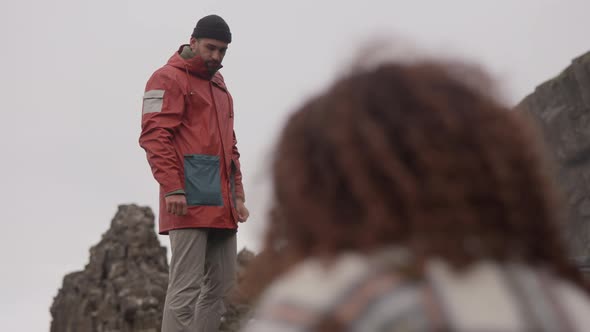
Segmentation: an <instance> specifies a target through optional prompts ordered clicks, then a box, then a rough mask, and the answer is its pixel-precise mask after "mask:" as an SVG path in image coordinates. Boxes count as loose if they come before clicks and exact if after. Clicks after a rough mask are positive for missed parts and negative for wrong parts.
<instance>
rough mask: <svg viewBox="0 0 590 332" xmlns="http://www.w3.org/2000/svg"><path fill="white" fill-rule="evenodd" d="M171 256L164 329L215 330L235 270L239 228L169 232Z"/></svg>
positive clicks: (173, 331)
mask: <svg viewBox="0 0 590 332" xmlns="http://www.w3.org/2000/svg"><path fill="white" fill-rule="evenodd" d="M169 236H170V248H171V250H172V259H171V261H170V278H169V282H168V291H167V292H166V302H165V303H164V314H163V319H162V332H215V331H217V330H218V329H219V324H220V320H221V315H222V314H223V313H224V312H225V305H224V303H223V302H224V298H225V297H226V296H227V294H228V293H229V291H230V290H231V288H232V286H233V284H234V279H235V269H236V255H237V248H236V231H234V230H224V229H213V228H188V229H177V230H171V231H170V232H169Z"/></svg>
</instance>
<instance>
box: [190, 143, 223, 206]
mask: <svg viewBox="0 0 590 332" xmlns="http://www.w3.org/2000/svg"><path fill="white" fill-rule="evenodd" d="M184 178H185V180H184V184H185V191H186V200H187V204H188V205H215V206H222V205H223V197H222V195H221V177H220V167H219V157H218V156H209V155H203V154H191V155H185V156H184Z"/></svg>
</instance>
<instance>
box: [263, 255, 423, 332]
mask: <svg viewBox="0 0 590 332" xmlns="http://www.w3.org/2000/svg"><path fill="white" fill-rule="evenodd" d="M374 263H375V261H374V260H372V259H369V258H368V257H365V256H362V255H359V254H346V255H342V256H340V257H338V258H337V259H336V260H334V261H331V262H330V263H326V262H322V261H320V260H317V259H313V260H306V261H304V262H303V263H300V264H299V265H297V266H295V267H294V268H293V269H292V270H291V271H290V272H288V273H287V274H286V275H285V276H283V277H281V278H280V279H279V280H277V281H275V282H274V283H273V284H272V285H271V286H270V287H269V288H268V289H267V291H266V292H265V293H264V294H263V296H262V298H261V301H260V302H259V305H258V307H257V314H256V315H255V319H254V321H255V322H256V324H257V327H258V328H261V326H268V327H269V328H270V327H271V326H275V327H276V324H280V325H281V326H290V327H292V328H293V329H295V328H297V327H301V326H310V325H316V324H320V323H321V322H323V321H325V320H326V319H332V318H333V317H332V316H334V317H339V318H337V319H346V320H350V323H351V324H353V325H355V326H358V327H359V328H358V329H353V330H355V331H364V330H365V331H369V330H372V329H373V328H374V327H375V326H373V325H374V324H381V323H384V322H385V321H389V320H397V321H399V322H404V324H406V325H407V324H410V325H412V326H418V325H420V324H418V323H419V322H420V321H423V314H422V313H421V310H422V306H421V302H420V301H421V296H420V294H421V286H420V285H419V283H417V282H415V281H410V280H406V279H405V278H403V277H402V276H401V275H398V274H396V273H395V272H391V271H385V270H380V269H379V268H378V267H377V266H376V265H375V264H374ZM369 307H370V308H371V310H369V311H367V310H365V309H367V308H369ZM397 309H399V310H397ZM385 312H386V313H387V314H385V315H383V314H382V313H385ZM408 312H409V313H410V314H411V315H406V313H408ZM340 316H343V317H340ZM344 316H345V317H344ZM385 323H386V322H385ZM416 324H418V325H416ZM252 331H253V330H252ZM412 331H414V330H412ZM416 331H418V330H416Z"/></svg>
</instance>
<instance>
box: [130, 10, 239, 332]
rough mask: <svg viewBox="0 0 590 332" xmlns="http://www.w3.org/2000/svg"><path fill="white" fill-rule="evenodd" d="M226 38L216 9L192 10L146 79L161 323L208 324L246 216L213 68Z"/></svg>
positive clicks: (205, 327)
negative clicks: (181, 41) (199, 14)
mask: <svg viewBox="0 0 590 332" xmlns="http://www.w3.org/2000/svg"><path fill="white" fill-rule="evenodd" d="M229 43H231V32H230V30H229V27H228V25H227V23H226V22H225V21H224V20H223V19H222V18H221V17H219V16H217V15H209V16H205V17H203V18H202V19H200V20H199V21H198V23H197V26H196V27H195V29H194V31H193V34H192V36H191V39H190V44H189V45H182V46H181V47H180V49H179V50H178V52H175V53H174V54H173V55H172V57H171V58H170V60H168V63H167V64H166V65H165V66H163V67H162V68H160V69H158V70H156V72H154V74H153V75H152V77H151V78H150V79H149V81H148V83H147V86H146V89H145V95H144V97H143V114H142V131H141V136H140V138H139V143H140V145H141V147H142V148H143V149H144V150H145V151H146V154H147V159H148V162H149V164H150V166H151V169H152V173H153V175H154V177H155V179H156V180H157V181H158V183H159V184H160V219H159V232H160V234H168V235H169V236H170V248H171V250H172V260H171V262H170V279H169V284H168V291H167V294H166V302H165V304H164V314H163V321H162V332H180V331H191V332H192V331H206V332H209V331H217V329H218V326H219V323H220V318H221V315H222V314H223V312H224V311H225V308H224V303H223V298H224V296H225V295H226V294H227V292H228V291H229V290H230V288H231V286H232V285H233V281H234V277H235V263H236V251H237V248H236V230H237V227H238V222H244V221H246V220H247V219H248V215H249V212H248V209H247V208H246V206H245V205H244V202H245V196H244V189H243V187H242V173H241V171H240V160H239V157H240V154H239V152H238V149H237V146H236V143H237V141H236V136H235V133H234V110H233V101H232V97H231V95H230V93H229V91H228V89H227V87H226V86H225V83H224V81H223V77H222V76H221V74H220V73H219V72H218V70H219V69H221V67H222V65H221V62H222V61H223V58H224V56H225V53H226V51H227V47H228V44H229Z"/></svg>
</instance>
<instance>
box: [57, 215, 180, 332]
mask: <svg viewBox="0 0 590 332" xmlns="http://www.w3.org/2000/svg"><path fill="white" fill-rule="evenodd" d="M167 285H168V263H167V260H166V248H165V247H162V246H161V245H160V242H159V241H158V238H157V236H156V234H155V232H154V215H153V213H152V211H151V210H150V209H149V208H141V207H138V206H136V205H127V206H120V207H119V210H118V212H117V214H116V216H115V218H114V219H113V220H112V222H111V227H110V229H109V230H108V231H107V232H106V233H105V234H104V235H103V236H102V240H101V241H100V242H99V243H98V244H97V245H95V246H94V247H92V248H91V249H90V261H89V263H88V265H86V267H85V269H84V271H80V272H74V273H71V274H68V275H67V276H66V277H65V278H64V281H63V286H62V288H61V289H60V290H59V292H58V294H57V296H56V297H55V299H54V302H53V305H52V306H51V316H52V318H53V320H52V322H51V332H115V331H116V332H159V331H160V324H161V320H162V307H163V305H164V299H165V296H166V287H167Z"/></svg>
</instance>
